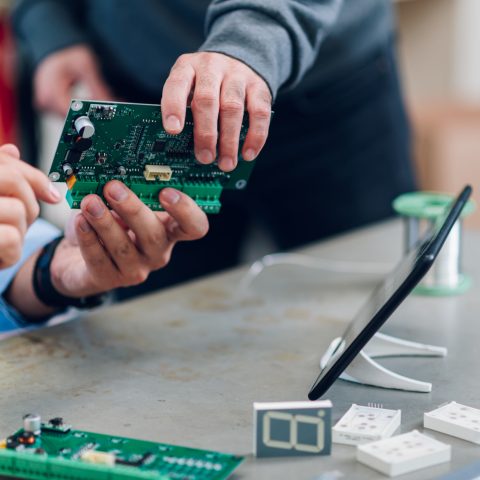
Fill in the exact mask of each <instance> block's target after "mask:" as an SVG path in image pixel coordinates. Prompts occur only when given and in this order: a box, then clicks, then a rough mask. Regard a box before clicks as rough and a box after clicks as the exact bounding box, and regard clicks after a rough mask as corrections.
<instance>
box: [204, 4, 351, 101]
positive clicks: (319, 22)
mask: <svg viewBox="0 0 480 480" xmlns="http://www.w3.org/2000/svg"><path fill="white" fill-rule="evenodd" d="M342 3H343V0H214V1H212V3H211V5H210V7H209V9H208V15H207V19H206V31H207V39H206V41H205V43H204V44H203V45H202V46H201V47H200V50H201V51H212V52H219V53H224V54H226V55H229V56H231V57H234V58H236V59H238V60H241V61H242V62H244V63H245V64H247V65H249V66H250V67H251V68H252V69H253V70H255V71H256V72H257V73H258V74H259V75H260V76H261V77H263V78H264V79H265V80H266V82H267V83H268V85H269V87H270V90H271V92H272V94H273V96H274V97H275V95H276V94H277V92H278V90H279V89H280V88H282V89H289V88H292V87H294V86H295V85H296V84H297V83H298V82H299V81H300V80H301V79H302V77H303V76H304V75H305V73H306V72H307V71H308V69H309V68H310V67H311V66H312V64H313V63H314V61H315V58H316V56H317V54H318V51H319V49H320V46H321V44H322V41H323V39H324V38H325V36H326V35H327V33H328V31H329V29H330V28H331V26H332V25H333V24H334V23H335V21H336V20H337V18H338V15H339V12H340V9H341V7H342Z"/></svg>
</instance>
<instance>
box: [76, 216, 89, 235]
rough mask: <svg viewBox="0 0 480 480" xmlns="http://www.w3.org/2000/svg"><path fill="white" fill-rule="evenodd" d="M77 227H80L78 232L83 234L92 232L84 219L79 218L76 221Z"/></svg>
mask: <svg viewBox="0 0 480 480" xmlns="http://www.w3.org/2000/svg"><path fill="white" fill-rule="evenodd" d="M78 226H79V227H80V230H81V231H82V232H83V233H88V232H91V231H92V227H90V224H89V223H88V222H87V220H85V218H83V217H81V218H80V219H79V220H78Z"/></svg>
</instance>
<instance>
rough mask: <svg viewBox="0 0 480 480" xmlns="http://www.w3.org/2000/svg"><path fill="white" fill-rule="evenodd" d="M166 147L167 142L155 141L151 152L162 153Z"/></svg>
mask: <svg viewBox="0 0 480 480" xmlns="http://www.w3.org/2000/svg"><path fill="white" fill-rule="evenodd" d="M166 146H167V142H165V141H163V140H155V143H154V144H153V148H152V152H155V153H159V152H164V151H165V147H166Z"/></svg>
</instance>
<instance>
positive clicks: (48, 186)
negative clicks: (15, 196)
mask: <svg viewBox="0 0 480 480" xmlns="http://www.w3.org/2000/svg"><path fill="white" fill-rule="evenodd" d="M14 165H15V167H16V168H17V169H18V170H20V172H21V173H22V175H23V176H24V178H25V180H27V182H28V183H29V184H30V186H31V187H32V190H33V193H34V194H35V196H36V197H37V199H38V200H43V201H44V202H47V203H58V202H59V201H60V199H61V197H60V194H59V193H58V190H57V189H56V188H55V187H54V186H53V184H52V182H50V180H49V179H48V177H47V176H46V175H45V174H43V173H42V172H41V171H40V170H38V169H36V168H34V167H32V166H31V165H29V164H28V163H25V162H23V161H22V160H17V161H16V162H15V163H14Z"/></svg>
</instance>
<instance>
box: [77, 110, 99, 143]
mask: <svg viewBox="0 0 480 480" xmlns="http://www.w3.org/2000/svg"><path fill="white" fill-rule="evenodd" d="M73 125H74V127H75V130H76V131H77V132H78V134H79V135H80V136H81V137H82V138H91V137H93V135H94V134H95V126H94V125H93V123H92V122H91V120H90V118H88V117H87V116H86V115H82V116H81V117H78V118H77V119H76V120H75V122H74V123H73Z"/></svg>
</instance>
